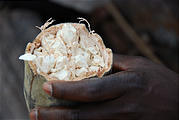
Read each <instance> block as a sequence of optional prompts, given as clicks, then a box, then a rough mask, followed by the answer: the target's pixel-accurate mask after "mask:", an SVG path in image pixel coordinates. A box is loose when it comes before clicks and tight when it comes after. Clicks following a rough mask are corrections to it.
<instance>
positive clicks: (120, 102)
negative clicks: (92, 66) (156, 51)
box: [30, 54, 179, 120]
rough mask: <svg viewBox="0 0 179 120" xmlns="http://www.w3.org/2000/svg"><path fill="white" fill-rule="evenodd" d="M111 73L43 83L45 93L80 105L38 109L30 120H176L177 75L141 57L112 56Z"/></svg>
mask: <svg viewBox="0 0 179 120" xmlns="http://www.w3.org/2000/svg"><path fill="white" fill-rule="evenodd" d="M113 70H114V71H115V72H113V73H111V74H110V75H106V76H103V77H102V78H91V79H85V80H81V81H51V82H48V83H46V84H44V86H43V88H44V90H45V92H46V93H47V94H49V95H52V96H53V97H56V98H58V99H65V100H71V101H78V102H81V105H80V106H76V107H60V106H59V107H43V108H42V107H39V108H36V109H34V110H32V112H31V113H30V118H31V120H96V119H99V120H101V119H107V120H112V119H120V120H177V114H178V113H177V109H178V108H177V105H178V99H177V95H178V93H177V88H178V78H179V75H178V74H177V73H175V72H173V71H171V70H169V69H168V68H166V67H165V66H164V65H159V64H156V63H153V62H151V61H150V60H148V59H146V58H143V57H134V56H122V55H116V54H115V55H114V61H113ZM50 86H51V87H50ZM50 88H51V89H50ZM50 90H52V91H50Z"/></svg>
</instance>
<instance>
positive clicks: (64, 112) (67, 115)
mask: <svg viewBox="0 0 179 120" xmlns="http://www.w3.org/2000/svg"><path fill="white" fill-rule="evenodd" d="M29 116H30V119H31V120H79V119H78V111H77V110H75V109H65V108H59V107H44V108H38V109H34V110H32V111H31V112H30V115H29Z"/></svg>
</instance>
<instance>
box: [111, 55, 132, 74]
mask: <svg viewBox="0 0 179 120" xmlns="http://www.w3.org/2000/svg"><path fill="white" fill-rule="evenodd" d="M132 59H134V57H133V56H126V55H119V54H113V68H114V69H115V70H118V71H120V70H122V71H124V70H127V69H129V68H130V62H131V60H132Z"/></svg>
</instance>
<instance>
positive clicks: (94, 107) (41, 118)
mask: <svg viewBox="0 0 179 120" xmlns="http://www.w3.org/2000/svg"><path fill="white" fill-rule="evenodd" d="M124 100H125V99H124ZM137 107H139V106H138V105H137V104H134V103H130V102H129V103H128V102H125V101H123V100H120V102H119V101H118V99H116V100H112V101H107V102H101V103H92V104H86V105H83V106H80V107H78V108H75V109H70V108H68V109H67V108H61V107H43V108H38V109H35V110H33V111H32V112H31V113H30V118H31V120H97V119H99V120H101V119H108V120H111V119H121V120H123V119H125V120H128V119H129V118H130V120H131V119H132V118H134V117H136V113H137Z"/></svg>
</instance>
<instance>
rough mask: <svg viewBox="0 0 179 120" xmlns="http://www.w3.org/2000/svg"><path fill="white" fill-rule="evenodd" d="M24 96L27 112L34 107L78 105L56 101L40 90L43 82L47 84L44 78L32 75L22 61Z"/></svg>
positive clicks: (30, 70) (27, 64)
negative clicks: (23, 66) (23, 67)
mask: <svg viewBox="0 0 179 120" xmlns="http://www.w3.org/2000/svg"><path fill="white" fill-rule="evenodd" d="M24 64H25V69H24V73H25V75H24V96H25V101H26V104H27V108H28V111H29V112H30V111H31V110H32V109H33V108H36V107H42V106H43V107H50V106H75V105H77V104H78V103H77V102H72V101H66V100H59V99H56V98H54V97H52V96H50V95H48V94H47V93H45V92H44V90H43V89H42V85H43V83H44V82H47V80H46V79H45V77H43V76H42V75H39V74H36V75H35V74H34V73H33V71H32V69H31V68H30V66H29V63H28V62H27V61H24Z"/></svg>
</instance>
